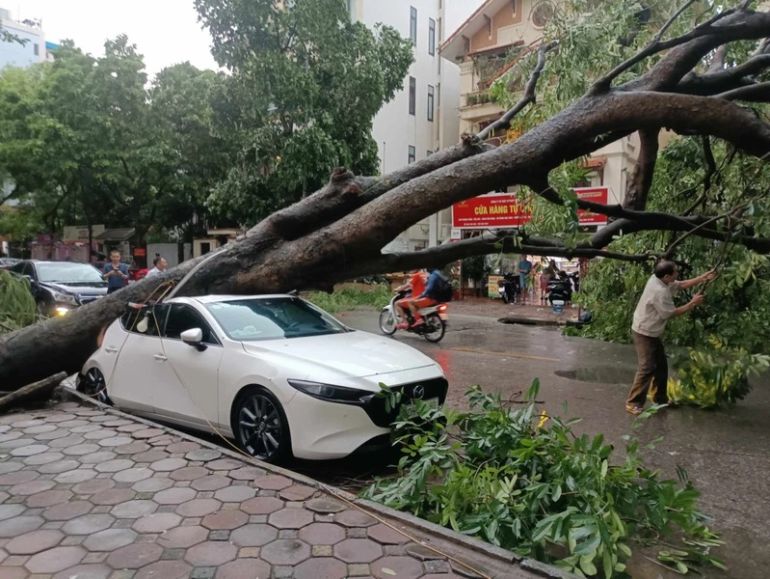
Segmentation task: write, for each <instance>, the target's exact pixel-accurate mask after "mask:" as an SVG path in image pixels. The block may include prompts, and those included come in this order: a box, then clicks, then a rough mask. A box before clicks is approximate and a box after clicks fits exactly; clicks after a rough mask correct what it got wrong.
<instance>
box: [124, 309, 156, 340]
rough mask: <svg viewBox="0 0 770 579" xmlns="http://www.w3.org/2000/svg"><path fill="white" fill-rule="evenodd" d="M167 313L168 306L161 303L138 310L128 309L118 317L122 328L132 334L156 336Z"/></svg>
mask: <svg viewBox="0 0 770 579" xmlns="http://www.w3.org/2000/svg"><path fill="white" fill-rule="evenodd" d="M167 313H168V306H166V305H162V304H160V305H155V306H151V307H146V308H142V309H139V310H136V309H129V310H128V311H126V313H125V314H123V316H122V317H121V318H120V323H121V324H122V326H123V328H124V329H126V330H127V331H129V332H132V333H134V334H142V335H143V336H154V337H157V336H159V335H160V329H161V328H163V323H164V322H165V318H166V314H167Z"/></svg>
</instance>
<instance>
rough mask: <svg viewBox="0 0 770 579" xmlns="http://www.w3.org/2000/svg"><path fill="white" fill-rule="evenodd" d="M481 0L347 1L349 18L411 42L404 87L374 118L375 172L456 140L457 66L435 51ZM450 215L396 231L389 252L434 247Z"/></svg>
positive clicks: (446, 232) (446, 234)
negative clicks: (382, 27)
mask: <svg viewBox="0 0 770 579" xmlns="http://www.w3.org/2000/svg"><path fill="white" fill-rule="evenodd" d="M478 4H480V0H470V1H469V0H389V1H388V2H382V1H381V0H349V2H348V6H349V8H350V16H351V19H352V20H354V21H357V22H362V23H363V24H365V25H366V26H369V27H373V26H375V25H376V24H378V23H382V24H386V25H388V26H391V27H393V28H395V29H396V30H397V31H398V32H399V33H400V34H401V36H402V37H403V38H407V39H409V40H410V41H411V43H412V45H413V46H414V62H413V64H412V66H411V67H410V68H409V72H408V73H407V76H406V78H405V79H404V85H403V89H402V90H401V91H399V92H398V93H397V94H396V96H395V98H394V99H393V100H391V101H390V102H389V103H386V104H385V105H384V106H383V107H382V109H381V110H380V112H379V113H378V114H377V116H376V117H375V119H374V127H373V137H374V139H375V141H376V142H377V149H378V152H379V158H380V172H381V173H382V174H387V173H390V172H391V171H395V170H397V169H400V168H401V167H404V166H405V165H407V164H409V163H413V162H415V161H419V160H421V159H424V158H425V157H427V156H428V155H430V154H431V153H432V152H434V151H437V150H439V149H442V148H444V147H448V146H451V145H453V144H455V143H456V142H457V140H458V138H459V134H460V132H459V123H460V121H459V117H458V105H459V103H460V92H459V88H460V84H459V83H460V69H459V67H458V66H457V65H456V64H455V63H454V62H449V61H447V60H445V59H443V58H442V57H441V55H440V54H439V47H440V46H441V44H442V42H444V40H445V38H446V34H447V31H450V32H451V30H453V29H454V27H455V26H457V25H458V24H459V23H460V22H462V21H463V20H464V18H465V17H466V16H467V14H469V13H470V12H471V11H472V10H473V9H474V8H475V7H476V6H477V5H478ZM449 231H450V224H449V214H448V212H445V214H443V215H440V214H439V215H434V216H431V217H430V218H428V219H426V220H424V221H421V222H420V223H417V224H416V225H414V226H412V227H411V228H410V229H409V230H407V231H405V232H404V233H403V234H401V235H400V236H399V237H398V238H397V239H396V240H394V241H393V242H392V243H391V244H390V245H389V246H388V248H387V250H389V251H413V250H416V249H422V248H425V247H431V246H435V245H437V244H438V243H439V241H440V240H442V239H446V238H448V237H449Z"/></svg>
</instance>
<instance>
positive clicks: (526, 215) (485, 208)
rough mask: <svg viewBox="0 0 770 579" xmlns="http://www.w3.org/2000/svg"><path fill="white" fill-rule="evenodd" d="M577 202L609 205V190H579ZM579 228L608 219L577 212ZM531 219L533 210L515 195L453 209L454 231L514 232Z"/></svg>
mask: <svg viewBox="0 0 770 579" xmlns="http://www.w3.org/2000/svg"><path fill="white" fill-rule="evenodd" d="M574 191H575V193H577V196H578V199H583V200H585V201H591V202H592V203H601V204H602V205H606V204H607V198H608V188H607V187H577V188H575V189H574ZM577 213H578V219H579V221H580V225H602V224H605V223H607V216H606V215H600V214H597V213H591V212H590V211H585V210H583V209H578V212H577ZM531 219H532V211H531V209H530V207H529V206H528V205H527V204H525V203H522V202H520V201H519V200H518V199H517V198H516V194H515V193H490V194H487V195H480V196H479V197H473V198H472V199H466V200H465V201H460V202H459V203H455V204H454V205H453V206H452V227H458V228H462V229H512V228H515V227H521V226H522V225H526V224H527V223H529V221H530V220H531Z"/></svg>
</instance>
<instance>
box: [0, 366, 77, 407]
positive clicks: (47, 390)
mask: <svg viewBox="0 0 770 579" xmlns="http://www.w3.org/2000/svg"><path fill="white" fill-rule="evenodd" d="M66 377H67V374H66V373H64V372H59V373H57V374H54V375H53V376H49V377H48V378H45V379H44V380H40V381H39V382H33V383H32V384H27V385H26V386H23V387H22V388H19V389H18V390H16V391H15V392H11V393H10V394H6V395H5V396H3V397H2V398H0V412H2V411H4V410H7V409H8V408H10V407H12V406H15V405H16V404H18V403H19V402H23V401H25V400H34V401H40V400H46V399H47V398H49V397H50V395H51V392H53V391H54V390H55V389H56V387H57V386H58V385H59V384H61V382H62V380H64V379H65V378H66Z"/></svg>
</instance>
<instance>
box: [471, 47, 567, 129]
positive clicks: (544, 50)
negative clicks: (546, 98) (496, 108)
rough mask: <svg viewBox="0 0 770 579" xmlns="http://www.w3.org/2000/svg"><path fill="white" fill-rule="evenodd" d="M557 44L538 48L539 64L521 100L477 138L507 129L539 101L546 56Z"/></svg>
mask: <svg viewBox="0 0 770 579" xmlns="http://www.w3.org/2000/svg"><path fill="white" fill-rule="evenodd" d="M555 46H556V43H555V42H551V43H548V44H543V45H542V46H540V47H539V48H538V49H537V64H536V65H535V68H534V70H533V71H532V74H531V75H530V77H529V81H527V86H526V87H525V88H524V94H522V96H521V98H520V99H519V102H517V103H516V104H515V105H514V106H513V107H511V109H510V110H508V112H506V113H505V114H504V115H503V116H502V117H500V119H498V120H497V121H495V122H494V123H492V124H491V125H489V126H488V127H486V128H485V129H484V130H483V131H481V132H480V133H479V134H478V135H476V138H477V139H478V140H479V141H484V140H486V139H487V138H488V137H489V135H491V134H492V133H494V132H495V131H497V130H499V129H507V128H508V127H510V126H511V121H512V120H513V119H514V118H515V117H516V115H518V114H519V113H520V112H521V111H522V110H524V108H525V107H526V106H528V105H534V104H535V103H536V102H537V93H536V89H537V82H538V80H540V75H541V74H542V72H543V69H544V68H545V57H546V54H548V52H549V51H550V50H552V49H553V48H554V47H555Z"/></svg>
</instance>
